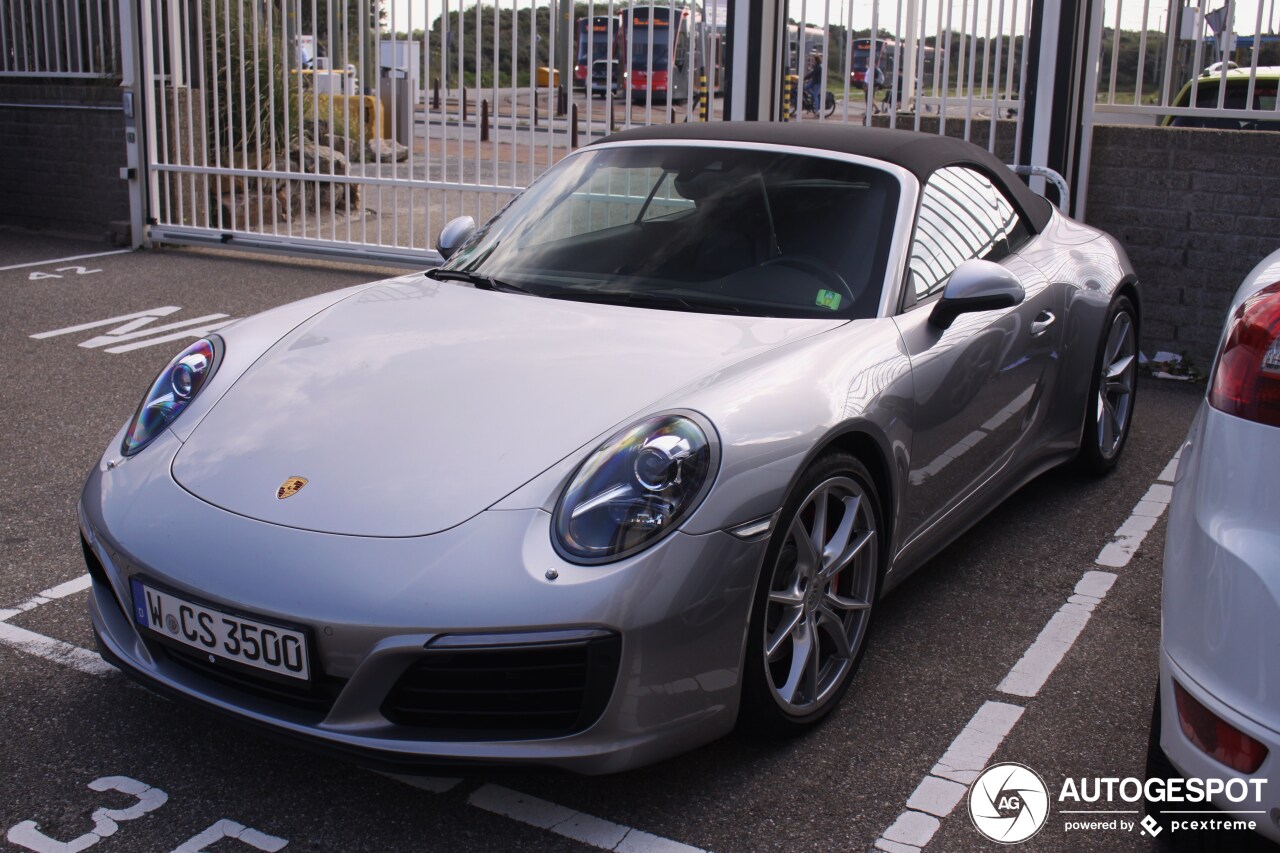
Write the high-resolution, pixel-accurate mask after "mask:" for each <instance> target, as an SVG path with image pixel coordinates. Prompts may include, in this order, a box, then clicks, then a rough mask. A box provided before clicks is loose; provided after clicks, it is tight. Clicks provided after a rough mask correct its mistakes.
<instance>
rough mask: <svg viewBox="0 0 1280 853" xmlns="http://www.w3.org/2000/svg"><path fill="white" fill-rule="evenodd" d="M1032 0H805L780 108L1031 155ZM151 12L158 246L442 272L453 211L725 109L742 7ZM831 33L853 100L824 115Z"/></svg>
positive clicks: (154, 6)
mask: <svg viewBox="0 0 1280 853" xmlns="http://www.w3.org/2000/svg"><path fill="white" fill-rule="evenodd" d="M1030 3H1031V0H878V2H872V3H865V4H864V3H861V2H857V3H855V2H852V0H791V5H790V8H789V11H788V14H789V16H790V17H791V18H793V19H795V20H798V21H801V22H804V23H803V24H793V25H792V26H791V27H790V29H789V36H788V39H787V41H788V43H787V45H786V47H785V54H786V56H787V57H788V59H787V61H788V62H789V63H790V65H789V67H790V68H791V70H792V71H793V72H794V73H795V74H796V77H795V78H792V79H791V81H790V83H787V82H786V81H785V80H784V79H779V80H777V81H776V85H777V87H778V91H779V92H780V93H781V92H783V91H786V92H787V93H789V95H790V97H792V98H793V99H794V102H795V108H794V114H793V115H791V116H788V115H785V114H784V116H783V119H784V120H788V119H789V120H797V121H810V120H816V121H840V122H848V123H860V124H869V123H873V122H874V123H888V122H889V117H890V116H893V117H894V123H895V124H897V125H898V126H905V127H912V128H915V129H917V130H920V129H924V130H932V131H934V132H950V133H953V134H958V135H962V136H964V137H966V138H971V139H973V140H974V141H977V142H979V143H981V144H984V145H986V146H988V147H989V148H991V149H992V150H997V148H998V147H1004V148H1005V149H1010V150H1012V151H1014V152H1016V151H1017V149H1018V146H1017V141H1018V140H1017V139H1016V135H1017V133H1018V129H1019V128H1020V119H1021V116H1022V114H1023V112H1024V110H1023V104H1022V101H1021V92H1022V90H1023V87H1022V83H1023V81H1024V80H1025V76H1026V73H1027V70H1026V60H1025V51H1024V49H1023V48H1024V43H1025V33H1026V24H1027V19H1028V16H1029V9H1030ZM468 4H469V5H468ZM139 17H140V29H141V33H142V36H141V43H140V45H139V47H140V54H141V75H140V79H141V81H142V82H141V85H142V86H143V89H144V94H145V97H144V98H143V100H144V103H145V107H144V113H143V116H142V119H143V130H144V135H145V139H146V140H147V146H146V159H145V173H146V179H147V180H146V185H147V192H148V199H147V206H148V216H149V229H148V232H149V237H150V239H152V240H154V241H167V242H185V243H218V244H226V245H231V246H242V247H250V248H257V249H277V250H281V251H288V252H298V253H307V254H328V255H336V256H348V257H359V258H376V259H380V260H384V261H387V260H389V261H399V262H403V263H406V264H410V265H418V266H421V265H426V264H429V263H432V262H434V261H437V260H438V259H439V258H438V255H436V253H435V252H434V249H433V247H434V243H435V238H436V236H437V234H438V232H439V230H440V228H441V227H443V225H444V224H445V223H446V222H447V221H448V220H449V219H451V218H453V217H455V216H458V215H463V214H466V215H470V216H473V217H475V218H476V219H477V220H479V221H483V220H485V219H486V218H488V217H489V216H491V215H492V214H493V213H494V212H495V211H496V210H498V209H499V208H500V207H501V206H502V205H503V204H505V203H506V201H507V200H508V199H509V198H510V197H511V196H512V194H514V193H515V192H517V191H518V190H519V189H520V188H522V187H524V186H526V185H528V184H529V182H531V181H532V180H533V179H534V178H536V177H537V176H538V175H539V174H540V173H541V172H543V171H544V170H545V169H546V168H548V166H550V165H551V164H552V163H554V162H555V161H556V160H558V159H559V158H560V157H562V156H563V155H564V154H565V153H566V152H567V151H569V150H571V149H572V148H573V147H575V146H577V145H580V144H585V143H586V142H587V141H589V140H591V139H595V138H599V137H600V136H603V135H605V134H607V133H609V132H611V131H613V130H616V129H622V128H626V127H631V126H633V125H638V124H652V123H655V122H672V121H677V122H678V121H707V120H710V121H716V120H720V119H721V117H722V115H723V98H722V94H723V93H722V90H723V88H724V86H725V85H726V82H727V81H729V82H731V80H732V78H733V77H734V69H732V68H728V67H726V66H725V65H724V62H725V57H727V56H728V55H729V50H728V45H727V38H728V28H727V24H728V21H727V17H728V13H727V5H725V0H705V2H700V3H686V2H683V0H681V1H680V2H677V0H666V2H663V0H654V2H652V3H645V2H627V3H624V2H621V0H604V2H599V1H598V0H592V2H587V3H577V4H576V5H575V4H572V3H570V2H564V0H558V2H553V0H546V2H541V3H540V2H538V0H533V2H532V3H530V4H526V2H524V0H521V2H516V0H481V2H476V0H429V2H428V0H142V2H141V6H140V9H139ZM815 50H817V51H818V52H820V53H821V59H820V61H821V64H822V68H821V75H820V76H821V79H820V81H819V82H818V83H817V84H816V85H817V87H818V89H819V92H818V99H817V100H818V103H819V104H825V103H826V102H827V100H828V97H830V99H831V100H832V101H833V102H834V107H827V108H824V109H820V110H818V111H817V112H815V113H806V112H805V110H803V109H802V108H801V106H802V105H801V104H800V101H801V100H802V88H803V87H802V85H801V84H802V82H803V81H802V78H803V76H804V74H805V63H806V59H807V57H808V56H809V55H810V54H811V53H813V52H814V51H815ZM868 91H870V92H871V94H872V95H873V96H874V97H872V98H868V97H867V95H868ZM785 112H786V111H785V110H784V113H785ZM881 113H883V115H881ZM1002 133H1003V134H1004V137H1003V140H1002V137H1001V134H1002ZM1014 156H1015V157H1016V153H1015V154H1014Z"/></svg>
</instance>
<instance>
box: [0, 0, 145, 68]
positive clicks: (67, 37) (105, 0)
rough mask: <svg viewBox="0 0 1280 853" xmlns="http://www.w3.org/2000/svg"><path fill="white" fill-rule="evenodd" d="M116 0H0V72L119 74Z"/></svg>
mask: <svg viewBox="0 0 1280 853" xmlns="http://www.w3.org/2000/svg"><path fill="white" fill-rule="evenodd" d="M119 68H120V47H119V32H118V23H117V12H116V0H3V2H2V3H0V77H71V78H76V77H81V78H95V77H113V76H116V75H118V74H119Z"/></svg>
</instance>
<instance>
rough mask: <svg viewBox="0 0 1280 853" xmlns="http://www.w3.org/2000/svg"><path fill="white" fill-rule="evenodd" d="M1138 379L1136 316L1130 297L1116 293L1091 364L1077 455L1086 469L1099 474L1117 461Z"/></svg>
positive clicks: (1129, 420)
mask: <svg viewBox="0 0 1280 853" xmlns="http://www.w3.org/2000/svg"><path fill="white" fill-rule="evenodd" d="M1137 379H1138V321H1137V314H1136V313H1135V312H1134V310H1133V303H1132V302H1130V301H1129V298H1128V297H1127V296H1121V297H1118V298H1117V299H1116V301H1115V302H1114V303H1113V304H1112V306H1111V311H1110V313H1109V314H1108V315H1107V323H1106V326H1105V327H1104V331H1103V334H1102V340H1101V341H1100V342H1099V346H1098V357H1097V359H1096V360H1095V362H1094V368H1093V384H1092V385H1091V387H1090V389H1089V396H1088V398H1087V400H1086V402H1085V423H1084V435H1083V436H1082V437H1081V439H1080V456H1079V463H1080V465H1081V467H1083V468H1084V469H1085V470H1087V471H1091V472H1092V473H1095V474H1104V473H1106V472H1107V471H1109V470H1111V468H1112V467H1114V466H1115V464H1116V462H1117V461H1118V460H1119V459H1120V453H1121V451H1123V450H1124V445H1125V441H1127V440H1128V438H1129V426H1130V424H1131V423H1132V422H1133V404H1134V400H1135V398H1136V397H1137V391H1138V386H1137Z"/></svg>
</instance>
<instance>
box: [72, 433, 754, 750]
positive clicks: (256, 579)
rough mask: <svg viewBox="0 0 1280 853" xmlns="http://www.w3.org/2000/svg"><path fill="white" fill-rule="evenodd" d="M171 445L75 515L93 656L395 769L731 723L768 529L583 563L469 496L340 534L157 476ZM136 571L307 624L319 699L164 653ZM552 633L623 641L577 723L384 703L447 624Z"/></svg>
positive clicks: (661, 745) (685, 740)
mask: <svg viewBox="0 0 1280 853" xmlns="http://www.w3.org/2000/svg"><path fill="white" fill-rule="evenodd" d="M176 449H177V440H176V439H175V438H173V437H172V436H171V435H168V434H166V435H165V436H164V437H162V438H161V439H158V440H157V443H156V445H154V446H152V447H151V448H148V450H147V452H146V453H144V454H140V455H139V456H138V457H135V458H134V459H131V460H128V462H127V463H126V464H123V465H120V466H119V467H117V468H115V469H114V470H108V469H107V468H106V467H105V466H102V465H100V466H99V467H98V468H96V469H95V470H94V471H93V472H92V473H91V474H90V476H89V479H88V482H87V483H86V485H85V490H84V493H83V496H82V499H81V503H80V513H79V514H80V528H81V533H82V535H83V537H84V539H85V543H86V547H87V549H88V550H89V551H90V553H91V555H92V559H91V561H90V562H91V569H92V571H91V574H92V575H93V581H94V582H93V589H92V594H91V596H90V605H89V606H90V614H91V616H92V620H93V626H94V630H95V632H96V634H97V637H98V641H99V643H100V646H101V649H102V651H103V656H104V657H105V658H106V659H108V660H109V661H111V662H112V663H114V664H116V665H117V666H119V667H121V668H122V669H123V670H125V671H126V672H127V673H128V674H129V675H130V676H132V677H134V678H136V679H138V680H140V681H142V682H143V683H146V684H148V685H150V686H153V687H155V688H158V689H159V691H160V692H162V693H166V694H168V695H171V696H176V697H178V698H181V699H185V700H189V701H193V702H196V703H198V704H201V705H203V706H205V707H207V708H210V709H213V710H215V711H219V712H222V713H225V714H229V715H231V716H233V717H235V718H237V719H239V720H241V721H243V722H246V723H249V724H252V725H255V726H259V727H263V728H266V729H268V730H270V731H272V732H274V733H276V734H279V735H284V736H286V737H292V738H295V739H301V740H303V741H304V742H306V743H307V744H308V745H310V746H313V747H317V748H320V749H323V750H327V751H331V752H337V753H340V754H342V755H344V756H346V757H349V758H351V759H353V760H355V761H356V762H357V763H364V764H370V765H375V766H382V767H394V768H397V769H400V770H404V769H406V768H408V767H412V766H414V765H421V766H423V767H430V766H434V765H439V764H449V763H456V762H481V763H483V762H498V763H537V764H547V765H553V766H559V767H564V768H566V769H571V770H574V771H578V772H583V773H608V772H616V771H619V770H624V769H627V768H631V767H636V766H639V765H643V764H647V763H651V762H654V761H658V760H661V759H663V758H666V757H668V756H671V755H674V754H677V753H679V752H683V751H686V750H688V749H691V748H693V747H695V746H698V745H700V744H703V743H706V742H708V741H710V740H713V739H715V738H717V737H719V736H721V735H723V734H726V733H727V732H728V731H729V730H730V729H731V728H732V727H733V724H734V722H735V720H736V717H737V711H738V701H739V694H740V681H741V671H742V660H743V647H744V644H745V638H746V629H747V622H748V618H749V612H750V606H751V599H752V593H753V591H754V588H755V583H756V579H757V573H758V570H759V565H760V562H761V559H762V557H763V551H764V547H765V543H764V542H763V541H753V542H743V541H741V540H739V539H737V538H736V537H734V536H731V535H729V534H727V533H723V532H716V533H709V534H706V535H699V536H689V535H684V534H682V533H675V534H673V535H671V536H668V537H667V538H666V539H665V540H663V541H662V542H660V543H658V544H657V545H656V546H654V547H653V548H651V549H649V550H647V551H645V552H643V553H642V554H640V555H637V556H636V557H633V558H631V559H628V560H624V561H621V562H619V563H616V564H613V565H609V566H595V567H585V566H577V565H574V564H571V563H567V562H565V561H563V560H562V559H561V558H560V557H559V556H558V555H557V554H556V553H555V550H554V548H553V547H552V544H551V536H550V516H549V514H548V513H546V512H544V511H542V510H537V509H531V510H510V511H489V512H483V513H481V514H480V515H478V516H476V517H475V518H473V519H471V520H469V521H468V522H466V523H464V524H462V525H460V526H458V527H456V528H453V529H451V530H447V531H444V532H441V533H438V534H434V535H431V536H423V537H409V538H399V539H392V538H371V537H355V536H334V535H330V534H323V533H316V532H311V531H303V530H296V529H292V528H285V527H280V526H277V525H271V524H266V523H263V522H258V521H254V520H252V519H248V518H244V517H242V516H238V515H235V514H233V513H229V512H226V511H224V510H221V509H218V508H216V507H214V506H211V505H209V504H207V503H205V502H203V501H201V500H199V499H198V498H196V497H194V496H192V495H191V494H189V493H188V492H186V491H185V490H183V489H182V488H181V487H180V486H178V485H177V484H176V483H175V482H174V481H173V480H172V478H171V477H170V476H169V475H168V467H167V464H164V460H166V459H168V458H171V457H172V454H173V453H174V452H176ZM144 458H145V463H144V464H135V463H143V462H144ZM95 560H96V562H97V564H98V565H97V566H94V565H93V561H95ZM550 569H555V570H556V573H558V576H557V577H556V578H555V579H554V580H551V579H549V578H548V570H550ZM135 576H143V577H145V578H147V579H149V580H150V581H151V582H158V583H161V584H163V585H164V586H166V587H168V588H171V589H172V590H173V591H174V592H176V593H177V594H180V595H186V596H189V597H191V598H193V599H195V600H198V601H201V602H204V603H206V604H208V605H209V606H212V607H220V608H224V609H228V610H231V611H241V612H243V613H245V614H247V615H254V616H257V617H259V618H261V619H264V620H275V621H280V622H284V623H288V624H293V625H301V626H304V627H305V628H307V629H308V630H309V631H310V634H311V636H312V638H313V640H314V642H313V645H314V661H315V666H316V669H317V673H318V677H317V678H316V679H313V681H315V682H317V683H318V682H319V680H320V678H321V677H322V678H323V680H324V681H325V682H326V684H327V685H328V687H329V688H330V690H331V693H332V695H330V696H328V697H324V701H321V702H320V703H319V704H318V705H317V704H316V703H312V704H310V705H305V706H304V705H299V704H298V703H295V702H290V701H281V700H280V699H278V698H276V697H273V696H272V695H270V693H269V692H263V691H258V690H251V689H242V688H241V687H239V686H237V685H236V684H234V683H228V681H227V680H226V679H221V678H218V677H216V673H215V674H213V675H211V674H210V673H209V672H206V671H202V670H201V669H200V668H199V667H194V666H192V665H190V663H189V662H184V661H183V660H181V659H180V658H179V657H175V656H173V655H170V654H168V653H166V652H165V648H164V647H163V646H161V645H159V644H158V643H157V641H156V640H155V639H154V638H153V637H151V636H150V634H149V632H147V635H146V636H144V632H140V630H139V628H138V627H137V626H135V624H134V623H133V621H132V620H131V618H130V616H129V613H130V610H131V605H130V602H131V596H130V589H129V581H130V579H131V578H133V577H135ZM549 631H551V632H554V631H562V632H563V631H569V632H576V634H578V635H589V634H594V635H598V636H605V635H615V636H617V637H620V638H621V642H620V646H619V651H618V655H617V669H616V672H617V675H616V680H614V682H613V684H612V689H611V691H610V692H609V693H608V698H607V701H606V702H605V703H604V707H603V711H601V712H600V713H599V717H598V719H597V720H596V722H595V723H594V724H592V725H589V726H588V727H586V728H585V729H583V730H581V731H577V732H575V733H573V734H569V735H564V736H554V737H526V738H524V739H512V738H509V737H494V736H479V737H474V738H467V737H466V736H459V735H458V734H457V733H456V732H453V733H449V734H448V735H447V736H444V735H441V734H440V733H439V732H437V731H435V730H433V729H431V728H424V727H420V726H414V725H403V724H402V725H397V724H395V723H392V722H391V721H390V720H389V719H388V718H387V716H386V715H385V714H384V712H383V704H384V701H385V700H386V699H387V697H388V695H389V693H390V692H391V691H392V690H393V688H394V687H395V686H396V684H397V682H398V681H399V679H401V677H402V676H404V675H405V673H406V670H408V669H409V668H410V667H413V666H415V665H417V664H418V663H419V662H420V661H421V660H422V659H423V658H424V657H425V656H427V655H428V654H429V653H428V652H427V651H426V649H427V646H428V645H429V644H432V643H440V642H441V638H442V637H448V638H450V640H452V641H457V639H458V638H463V639H464V640H465V639H466V638H472V637H477V636H482V637H483V640H482V641H481V642H485V643H494V642H499V643H501V642H506V643H509V644H510V645H511V646H512V647H516V646H520V645H521V644H524V643H527V642H535V643H536V642H538V638H539V637H545V636H546V634H545V632H549ZM495 637H496V638H497V639H495Z"/></svg>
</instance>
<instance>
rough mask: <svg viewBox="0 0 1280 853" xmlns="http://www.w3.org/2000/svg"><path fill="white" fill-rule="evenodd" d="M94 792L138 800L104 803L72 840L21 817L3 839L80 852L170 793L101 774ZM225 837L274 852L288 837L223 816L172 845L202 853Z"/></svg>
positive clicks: (52, 851)
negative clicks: (120, 805)
mask: <svg viewBox="0 0 1280 853" xmlns="http://www.w3.org/2000/svg"><path fill="white" fill-rule="evenodd" d="M89 788H90V789H92V790H94V791H119V792H120V793H121V794H128V795H129V796H131V797H133V798H135V799H136V800H137V802H136V803H134V804H133V805H131V806H129V807H128V808H123V809H109V808H106V807H105V806H103V807H99V808H96V809H94V810H93V816H92V820H93V829H92V830H90V831H89V832H86V833H85V834H84V835H81V836H80V837H79V838H75V839H72V840H71V841H58V840H57V839H54V838H50V837H49V836H47V835H45V834H44V833H43V832H41V831H40V825H39V824H37V823H36V822H35V821H34V820H24V821H22V822H21V823H16V824H14V825H13V826H11V827H9V832H8V833H7V834H6V835H5V838H6V839H7V840H8V841H9V843H10V844H16V845H18V846H19V847H25V848H26V849H28V850H35V851H36V853H79V851H81V850H87V849H88V848H90V847H92V846H93V845H95V844H97V843H98V842H99V841H101V840H102V839H104V838H107V837H108V836H111V835H115V834H116V830H118V829H120V824H121V823H124V822H126V821H130V820H136V819H137V818H140V817H142V816H143V815H145V814H147V813H148V812H153V811H155V810H156V809H158V808H160V807H161V806H163V805H164V804H165V803H166V802H168V801H169V795H168V794H166V793H165V792H164V791H161V790H160V789H159V788H153V787H151V786H150V785H148V784H146V783H145V782H139V781H138V780H137V779H130V778H129V777H128V776H104V777H102V778H101V779H94V780H93V781H92V782H90V783H89ZM224 838H234V839H237V840H238V841H240V842H241V843H242V844H246V845H248V846H249V847H252V848H253V849H255V850H266V851H268V853H274V851H276V850H282V849H284V847H285V845H287V844H288V843H289V841H288V839H284V838H276V837H275V836H274V835H267V834H266V833H264V832H259V831H258V830H256V829H251V828H249V827H247V826H244V825H243V824H239V823H236V822H235V821H233V820H227V819H225V818H223V819H222V820H220V821H217V822H216V823H214V824H213V825H212V826H210V827H209V828H208V829H206V830H205V831H204V832H201V833H200V834H199V835H195V836H193V837H191V838H189V839H187V840H186V841H184V842H183V843H182V844H180V845H178V846H177V847H175V848H174V850H173V853H202V851H204V850H205V848H206V847H208V846H209V845H211V844H213V843H215V842H217V841H220V840H222V839H224Z"/></svg>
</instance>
